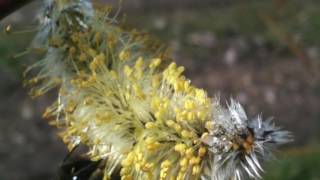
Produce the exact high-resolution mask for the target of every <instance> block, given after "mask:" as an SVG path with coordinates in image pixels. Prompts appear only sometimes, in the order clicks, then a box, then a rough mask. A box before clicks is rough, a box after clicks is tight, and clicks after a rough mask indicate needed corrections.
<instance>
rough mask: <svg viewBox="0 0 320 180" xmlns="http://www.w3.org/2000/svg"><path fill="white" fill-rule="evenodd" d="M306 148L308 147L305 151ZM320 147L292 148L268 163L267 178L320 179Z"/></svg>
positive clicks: (286, 179)
mask: <svg viewBox="0 0 320 180" xmlns="http://www.w3.org/2000/svg"><path fill="white" fill-rule="evenodd" d="M304 149H308V150H307V151H305V150H304ZM319 167H320V149H319V148H317V147H311V148H303V149H291V150H288V151H287V152H285V153H283V155H282V156H280V158H279V159H277V160H275V161H271V162H269V163H268V164H267V165H266V174H265V177H264V179H265V180H320V171H319Z"/></svg>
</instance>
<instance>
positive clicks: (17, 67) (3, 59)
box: [0, 26, 33, 76]
mask: <svg viewBox="0 0 320 180" xmlns="http://www.w3.org/2000/svg"><path fill="white" fill-rule="evenodd" d="M0 28H2V29H3V26H0ZM32 37H33V34H31V35H30V33H26V34H6V33H4V32H0V68H1V69H2V71H4V70H5V71H10V72H12V73H13V74H15V75H18V76H20V75H21V71H22V69H23V68H22V65H24V64H26V63H25V58H15V56H16V55H19V54H20V53H22V52H24V51H25V50H26V49H27V47H28V45H29V44H30V42H31V39H32Z"/></svg>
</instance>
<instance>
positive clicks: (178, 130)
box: [173, 123, 182, 132]
mask: <svg viewBox="0 0 320 180" xmlns="http://www.w3.org/2000/svg"><path fill="white" fill-rule="evenodd" d="M173 128H174V129H175V130H176V131H177V132H180V131H181V129H182V127H181V126H180V125H179V124H177V123H176V124H174V127H173Z"/></svg>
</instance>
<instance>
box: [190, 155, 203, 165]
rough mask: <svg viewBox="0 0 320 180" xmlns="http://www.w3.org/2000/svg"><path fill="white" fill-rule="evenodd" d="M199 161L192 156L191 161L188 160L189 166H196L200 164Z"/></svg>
mask: <svg viewBox="0 0 320 180" xmlns="http://www.w3.org/2000/svg"><path fill="white" fill-rule="evenodd" d="M200 161H201V159H200V158H199V157H195V156H193V157H192V158H191V159H190V162H189V163H190V164H191V165H197V164H199V163H200Z"/></svg>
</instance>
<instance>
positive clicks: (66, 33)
mask: <svg viewBox="0 0 320 180" xmlns="http://www.w3.org/2000/svg"><path fill="white" fill-rule="evenodd" d="M110 14H112V13H111V12H110V8H107V9H106V10H103V8H99V10H94V9H93V7H92V4H91V1H89V0H56V1H54V0H48V1H47V2H46V3H45V5H44V8H43V10H42V13H41V14H40V27H39V32H38V35H37V36H36V38H35V40H34V42H33V48H40V49H42V50H43V52H45V54H44V56H43V58H42V59H41V60H39V61H38V62H37V63H36V64H34V65H33V66H31V67H30V68H28V69H27V71H26V76H28V77H29V76H32V74H34V73H35V72H36V75H35V76H34V77H33V78H31V79H27V80H26V81H25V83H26V85H33V86H32V89H31V95H32V96H39V95H42V94H44V93H46V92H47V91H48V90H50V89H52V88H59V96H58V98H57V100H56V102H55V103H53V104H52V105H51V106H50V107H48V108H47V111H46V112H45V113H44V117H46V118H49V119H52V121H51V122H52V124H55V125H56V126H57V127H58V129H59V131H60V133H59V135H60V136H61V137H62V139H63V141H64V142H65V143H66V144H67V145H68V147H69V148H70V149H72V148H73V147H75V146H76V145H78V144H80V143H81V144H83V145H85V146H87V147H88V148H89V151H88V155H89V157H90V158H91V159H92V160H100V159H104V160H106V161H105V162H106V164H105V171H104V176H105V179H107V178H109V176H111V174H112V173H113V172H114V170H115V169H121V170H120V175H121V177H122V179H123V180H127V179H128V180H129V179H134V180H144V179H151V180H158V179H163V180H171V179H179V180H180V179H181V180H184V179H189V180H193V179H212V180H222V179H247V178H252V179H256V178H259V177H260V174H261V171H262V168H261V166H260V160H263V159H265V158H266V157H267V156H268V152H269V148H270V147H272V146H273V145H277V144H282V143H286V142H287V141H289V140H290V139H291V137H290V134H289V133H288V132H287V131H282V130H280V129H279V128H277V127H275V126H274V124H273V123H272V121H271V120H267V121H262V119H261V117H257V118H253V119H248V118H247V116H246V114H245V112H244V110H243V108H242V107H241V105H240V104H238V103H237V102H235V101H233V100H231V102H230V103H229V105H228V106H227V107H226V108H225V107H222V106H221V105H220V102H219V100H218V99H217V98H213V99H212V98H209V97H208V95H207V93H206V91H205V90H203V89H199V88H196V87H194V86H192V84H191V83H190V80H188V79H187V78H186V77H185V76H184V75H183V71H184V67H182V66H179V65H177V64H176V63H174V62H172V60H171V57H170V56H169V55H168V54H167V51H166V49H164V48H163V46H162V45H161V44H159V43H158V42H157V41H155V40H153V39H152V38H150V37H149V36H148V35H146V34H143V33H139V32H138V31H136V30H130V29H124V28H122V27H123V26H121V24H120V23H118V22H117V20H116V18H115V17H113V16H111V15H110Z"/></svg>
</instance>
